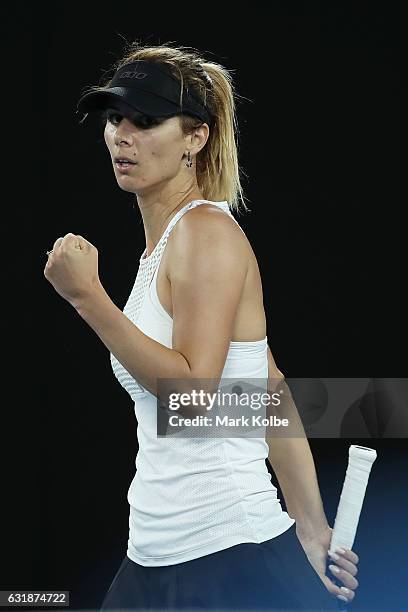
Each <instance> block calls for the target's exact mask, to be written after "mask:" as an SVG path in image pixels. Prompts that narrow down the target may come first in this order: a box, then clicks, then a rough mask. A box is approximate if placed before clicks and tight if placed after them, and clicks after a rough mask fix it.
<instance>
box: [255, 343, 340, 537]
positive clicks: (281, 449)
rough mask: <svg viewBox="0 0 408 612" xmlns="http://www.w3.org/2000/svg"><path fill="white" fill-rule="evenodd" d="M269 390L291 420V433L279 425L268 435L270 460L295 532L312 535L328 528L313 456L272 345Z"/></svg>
mask: <svg viewBox="0 0 408 612" xmlns="http://www.w3.org/2000/svg"><path fill="white" fill-rule="evenodd" d="M268 390H269V393H275V392H280V394H281V398H282V401H281V403H280V405H279V407H278V408H277V410H276V414H277V416H279V417H281V418H286V419H288V420H289V432H288V431H284V430H283V429H282V430H280V429H279V428H276V429H275V430H274V432H273V433H274V435H273V437H267V438H266V441H267V442H268V445H269V455H268V460H269V461H270V463H271V465H272V468H273V471H274V472H275V474H276V477H277V479H278V482H279V485H280V487H281V489H282V493H283V496H284V498H285V503H286V508H287V511H288V514H289V516H291V517H292V518H294V519H295V520H296V533H297V534H298V535H299V536H300V537H307V538H309V537H310V538H313V537H314V536H315V535H317V534H318V533H320V532H321V531H322V530H323V529H326V528H327V527H328V523H327V519H326V515H325V513H324V509H323V502H322V498H321V495H320V490H319V485H318V482H317V475H316V469H315V465H314V461H313V455H312V452H311V450H310V446H309V442H308V439H307V437H306V434H305V431H304V428H303V424H302V421H301V419H300V416H299V413H298V411H297V409H296V406H295V404H294V402H293V398H292V394H291V392H290V389H289V387H288V385H287V384H286V382H285V379H284V375H283V374H282V373H281V372H280V371H279V370H278V369H277V367H276V364H275V361H274V359H273V357H272V353H271V351H270V349H269V346H268ZM289 435H290V436H291V437H288V436H289ZM285 436H286V437H285Z"/></svg>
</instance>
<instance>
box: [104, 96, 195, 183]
mask: <svg viewBox="0 0 408 612" xmlns="http://www.w3.org/2000/svg"><path fill="white" fill-rule="evenodd" d="M103 117H104V119H105V118H106V125H105V130H104V137H105V142H106V145H107V147H108V149H109V153H110V155H111V159H112V164H113V168H114V172H115V176H116V180H117V181H118V184H119V186H120V187H121V188H122V189H123V190H124V191H130V192H132V193H136V194H142V193H143V191H145V190H146V189H149V188H151V187H153V186H155V185H159V184H160V183H163V182H166V181H169V180H170V179H173V178H174V177H176V176H177V175H178V174H179V173H180V172H181V171H182V170H183V165H184V166H185V163H184V164H183V161H184V160H183V155H184V154H185V153H186V151H187V150H188V146H187V139H186V137H185V136H183V133H182V131H181V125H180V117H179V116H175V117H169V118H167V119H163V118H159V119H157V118H154V117H153V118H150V117H148V116H146V115H142V114H140V113H138V112H137V111H131V112H130V111H129V110H128V109H126V110H124V109H122V108H120V107H117V108H108V109H107V110H106V111H104V113H103ZM121 157H127V158H129V159H131V160H132V161H133V162H134V163H133V164H128V165H120V164H119V163H118V162H117V161H116V160H117V158H121Z"/></svg>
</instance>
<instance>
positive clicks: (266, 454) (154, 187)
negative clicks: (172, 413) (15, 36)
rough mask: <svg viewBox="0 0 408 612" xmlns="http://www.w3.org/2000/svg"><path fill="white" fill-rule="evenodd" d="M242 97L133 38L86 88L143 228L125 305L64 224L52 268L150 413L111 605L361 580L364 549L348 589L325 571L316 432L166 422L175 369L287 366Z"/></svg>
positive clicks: (241, 600)
mask: <svg viewBox="0 0 408 612" xmlns="http://www.w3.org/2000/svg"><path fill="white" fill-rule="evenodd" d="M236 96H237V94H236V92H235V86H234V83H233V80H232V77H231V74H230V72H229V71H228V70H227V69H226V68H225V67H223V66H222V65H220V64H218V63H215V62H213V61H207V60H206V59H204V58H203V57H202V56H201V54H200V53H199V52H198V51H196V50H194V49H191V48H186V47H180V46H175V45H173V44H172V43H170V44H166V45H158V46H147V45H143V44H141V43H139V42H134V43H131V44H130V45H128V47H127V49H126V52H125V53H124V55H123V57H122V58H121V59H120V60H119V61H118V62H117V63H116V65H115V66H114V74H113V77H112V78H111V79H109V81H108V82H107V83H105V84H104V85H98V86H93V87H91V88H90V89H89V90H88V91H87V92H86V93H85V94H83V95H82V97H81V98H80V100H79V103H78V111H79V112H80V113H84V114H85V115H84V117H83V118H85V117H86V115H87V114H89V113H91V112H92V113H96V114H98V113H100V114H101V116H102V119H103V124H104V138H105V142H106V146H107V148H108V151H109V154H110V157H111V161H112V167H113V171H114V173H115V177H116V180H117V183H118V186H119V188H120V189H122V190H124V191H127V192H129V193H132V194H135V196H136V202H137V206H138V209H139V211H140V215H141V218H142V220H143V225H144V230H145V237H146V248H145V249H144V251H143V253H142V254H141V256H140V257H138V261H137V263H138V269H137V276H136V280H135V283H134V286H133V288H132V291H131V294H130V296H129V299H128V301H127V303H126V306H125V308H124V310H123V312H122V311H121V310H120V309H119V308H117V307H116V306H115V304H114V303H113V302H112V300H111V299H110V298H109V296H108V295H107V293H106V291H105V289H104V287H103V286H102V284H101V281H100V279H99V276H98V251H97V249H96V247H95V246H94V245H93V244H91V243H90V242H89V241H88V240H87V239H86V238H84V237H83V236H81V235H76V234H72V233H68V234H66V235H65V236H64V237H60V238H58V239H57V240H56V241H55V243H54V245H53V248H52V251H50V252H48V251H47V254H48V261H47V264H46V266H45V270H44V275H45V277H46V279H47V280H48V281H49V282H50V283H51V284H52V285H53V286H54V288H55V290H56V291H57V292H58V293H59V294H60V295H61V296H62V297H63V298H64V299H65V300H67V301H68V302H69V303H70V304H71V305H72V306H73V307H74V308H75V309H76V311H77V312H78V313H79V314H80V316H81V317H82V318H83V319H84V320H85V321H86V322H87V323H88V325H89V326H90V327H91V328H92V329H93V330H94V331H95V332H96V334H97V335H98V336H99V338H100V339H101V340H102V342H103V343H104V344H105V346H106V347H107V348H108V350H109V352H110V357H111V364H112V368H113V372H114V374H115V376H116V377H117V379H118V380H119V382H120V384H121V385H122V386H123V387H124V388H125V389H126V390H127V391H128V392H129V394H130V396H131V398H132V400H133V401H134V408H135V415H136V419H137V424H138V428H137V438H138V447H139V448H138V453H137V458H136V473H135V477H134V478H133V480H132V483H131V485H130V487H129V491H128V496H127V498H128V502H129V507H130V514H129V539H128V546H127V553H126V555H125V557H124V559H123V561H122V563H121V565H120V567H119V569H118V571H117V573H116V575H115V576H114V578H113V581H112V583H111V585H110V588H109V590H108V592H107V593H106V595H105V598H104V601H103V603H102V608H101V609H103V610H108V609H122V608H123V609H129V608H130V609H154V608H157V609H163V610H165V609H176V610H177V609H183V608H190V609H194V608H201V609H208V610H214V609H224V608H231V607H234V608H235V609H237V610H239V609H247V610H248V609H251V610H254V609H268V610H271V609H272V610H273V609H293V610H335V609H337V602H336V597H339V598H342V600H343V601H349V602H350V601H352V599H353V597H354V590H355V589H356V588H357V586H358V582H357V580H356V574H357V563H358V556H357V555H356V554H355V552H354V551H352V550H339V551H338V554H337V555H336V556H335V557H333V558H332V559H331V561H332V563H331V565H330V571H331V572H333V576H336V578H337V579H338V580H339V581H340V582H341V583H343V586H342V587H341V588H340V587H339V586H337V585H336V584H335V583H334V582H333V581H332V580H331V579H330V577H329V576H326V560H327V553H328V548H329V543H330V537H331V531H332V529H331V528H330V526H329V525H328V522H327V520H326V517H325V513H324V509H323V504H322V500H321V496H320V492H319V487H318V483H317V478H316V472H315V466H314V462H313V458H312V454H311V451H310V447H309V444H308V442H307V438H305V437H300V436H299V437H294V438H289V437H286V438H285V437H279V436H276V437H275V438H274V439H273V440H270V439H269V438H268V439H267V440H266V439H265V438H263V439H262V437H249V436H246V437H245V436H238V437H237V436H235V437H234V436H229V437H217V436H215V435H211V433H209V434H207V435H205V436H201V437H196V436H193V437H192V436H183V435H178V436H167V437H166V436H158V435H157V422H158V407H157V396H158V393H159V391H158V390H159V382H160V380H165V379H171V380H184V381H187V382H188V381H192V380H197V379H198V380H208V379H211V380H215V381H222V380H223V379H233V378H241V377H242V378H245V379H264V380H267V379H268V376H269V380H273V379H274V380H278V381H282V380H283V379H284V377H283V375H282V373H281V372H280V371H279V370H278V369H277V367H276V364H275V361H274V359H273V357H272V353H271V351H270V349H269V347H268V343H267V335H266V318H265V312H264V306H263V295H262V284H261V278H260V273H259V269H258V265H257V260H256V257H255V255H254V253H253V250H252V248H251V245H250V244H249V242H248V240H247V238H246V236H245V233H244V232H243V230H242V229H241V227H240V225H239V224H238V221H237V220H236V219H235V217H234V215H233V214H232V212H231V211H236V212H239V211H240V208H241V207H243V208H245V209H247V207H246V205H245V203H244V198H243V193H242V189H241V185H240V173H239V165H238V155H237V138H238V130H237V122H236V113H235V106H236ZM81 123H82V121H81ZM186 412H188V411H186V410H184V414H185V413H186ZM268 446H269V448H268ZM266 458H268V459H269V461H270V462H271V465H272V467H273V469H274V471H275V473H276V476H277V478H278V480H279V483H280V485H281V488H282V491H283V493H284V497H285V502H286V506H287V510H288V512H285V511H284V510H283V509H282V507H281V504H280V500H279V499H278V498H277V489H276V487H275V486H274V485H273V484H272V483H271V476H270V474H269V472H268V470H267V467H266V464H265V459H266Z"/></svg>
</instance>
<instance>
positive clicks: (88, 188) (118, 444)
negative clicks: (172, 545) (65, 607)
mask: <svg viewBox="0 0 408 612" xmlns="http://www.w3.org/2000/svg"><path fill="white" fill-rule="evenodd" d="M148 6H150V8H148V7H146V6H145V5H143V6H142V5H140V4H138V3H135V4H134V6H133V5H130V4H129V3H127V4H119V3H112V4H103V3H96V2H88V3H68V2H60V3H57V4H55V5H54V6H49V7H46V6H45V5H41V6H39V7H38V6H37V5H29V4H28V3H26V4H24V3H18V4H17V3H15V4H14V5H11V6H9V7H8V8H7V12H6V13H5V14H4V15H3V24H4V40H5V42H6V45H7V51H6V54H5V55H4V56H3V79H2V80H3V96H2V102H3V144H4V149H5V151H4V153H5V156H4V157H5V161H4V162H3V168H4V169H5V173H4V178H3V219H4V222H5V223H4V224H3V287H4V294H3V295H4V298H3V307H4V315H3V321H4V324H5V333H4V340H5V342H4V344H3V351H4V354H3V357H4V359H3V363H4V365H3V372H4V376H3V381H4V382H3V391H4V393H3V402H2V404H3V406H2V408H3V409H2V413H1V414H2V421H1V422H2V427H1V431H2V445H1V447H2V450H3V452H4V458H3V461H2V468H3V469H2V481H3V491H4V494H3V496H2V504H1V506H2V511H3V513H4V519H3V521H2V536H1V537H2V555H1V575H0V576H1V583H0V589H3V590H6V589H12V588H14V589H17V588H18V589H25V590H28V589H31V588H37V589H40V588H44V589H61V590H70V591H71V607H72V608H75V609H91V608H97V607H98V605H99V604H100V602H101V600H102V598H103V595H104V593H105V591H106V589H107V588H108V586H109V584H110V581H111V579H112V577H113V575H114V573H115V572H116V569H117V567H118V566H119V564H120V562H121V560H122V558H123V556H124V555H125V554H126V546H127V531H128V504H127V500H126V492H127V488H128V486H129V484H130V481H131V479H132V477H133V474H134V459H135V455H136V451H137V444H136V421H135V418H134V414H133V404H132V402H131V400H130V398H129V396H128V395H127V394H126V392H124V391H123V389H122V388H121V387H120V386H119V384H118V383H117V381H116V379H115V378H114V376H113V374H112V371H111V368H110V362H109V354H108V352H107V349H106V348H105V346H104V345H103V344H102V342H101V341H100V340H99V338H98V337H97V336H96V334H95V333H94V332H93V331H92V330H91V329H90V328H89V327H88V326H87V325H86V323H84V321H83V320H82V319H81V318H80V317H79V316H78V315H77V314H76V313H75V311H74V310H73V309H72V307H71V306H70V305H69V304H68V303H66V302H64V301H63V300H62V298H60V297H59V296H58V295H57V294H56V292H55V291H54V289H53V288H52V286H51V285H50V284H49V283H48V282H47V281H46V280H45V278H44V277H43V269H44V266H45V262H46V255H45V251H46V250H47V249H50V248H51V247H52V244H53V243H54V241H55V240H56V238H58V237H59V236H63V235H65V234H66V233H67V232H74V233H80V234H82V235H83V236H85V237H86V238H87V239H88V240H90V241H91V242H92V243H93V244H95V246H97V248H98V250H99V254H100V262H99V267H100V276H101V280H102V282H103V284H104V286H105V289H106V290H107V292H108V293H109V295H110V296H111V298H112V300H113V301H114V302H115V303H116V304H117V305H118V306H119V307H121V308H123V306H124V304H125V302H126V299H127V296H128V294H129V292H130V289H131V287H132V284H133V281H134V278H135V275H136V271H137V265H138V259H139V257H140V255H141V253H142V251H143V249H144V246H145V244H144V232H143V226H142V224H141V221H140V217H139V214H138V211H137V210H135V209H134V208H133V203H134V200H133V196H131V195H130V194H128V193H125V192H122V191H120V189H119V188H118V186H117V184H116V181H115V178H114V174H113V171H112V168H111V164H110V159H109V155H108V152H107V150H105V144H104V142H103V139H102V131H101V129H100V128H99V127H98V125H97V123H96V122H92V121H91V120H90V121H86V122H85V124H84V125H81V126H80V125H78V118H77V116H76V115H75V106H76V101H77V99H78V97H79V95H80V92H81V91H82V89H83V88H84V87H85V86H87V85H90V84H96V83H97V82H99V79H100V77H101V76H102V72H103V71H104V70H106V69H108V68H109V67H110V65H111V64H112V62H113V61H114V60H115V59H116V58H117V57H118V56H119V55H120V54H121V52H122V49H123V45H124V42H125V40H127V41H129V40H133V39H135V38H138V39H141V40H143V41H144V42H149V43H151V44H158V43H165V42H168V41H174V42H175V43H176V44H179V45H185V46H193V47H196V48H198V49H200V50H201V51H202V52H203V53H204V54H206V56H207V58H208V59H213V60H215V61H218V62H220V63H222V64H223V65H225V66H226V67H227V68H229V69H230V70H233V71H234V75H235V83H236V87H237V91H238V93H239V94H240V95H241V96H243V99H242V100H240V101H239V103H238V119H239V124H240V129H241V137H240V142H241V144H240V161H241V165H242V167H243V169H244V171H245V173H246V175H247V178H245V177H244V180H243V186H244V189H245V193H246V196H247V198H248V205H249V207H250V209H251V212H250V213H247V214H245V215H243V216H241V217H239V222H240V224H241V226H242V227H243V229H244V230H245V232H246V234H247V236H248V238H249V240H250V242H251V244H252V246H253V249H254V252H255V254H256V256H257V258H258V262H259V266H260V269H261V274H262V279H263V288H264V298H265V310H266V316H267V321H268V341H269V344H270V346H271V349H272V352H273V354H274V357H275V360H276V362H277V365H278V367H279V368H280V370H281V371H282V372H284V373H285V375H286V376H287V377H309V376H310V377H325V376H326V377H329V376H330V377H366V376H368V377H384V378H385V377H405V376H406V375H407V369H406V351H405V347H406V341H407V334H406V302H405V294H404V289H405V287H404V285H405V284H406V257H405V241H406V229H405V228H406V226H405V222H404V220H403V214H404V212H405V211H404V208H405V207H406V203H407V197H406V171H405V168H406V130H405V116H406V108H407V80H406V74H407V46H406V22H405V20H404V18H403V15H402V13H400V12H399V11H398V10H397V9H396V7H395V6H391V5H390V4H389V3H386V2H384V3H373V2H370V3H368V2H367V3H344V2H338V1H334V2H331V3H328V4H327V5H323V3H322V4H320V3H317V2H309V3H299V4H297V5H294V4H292V3H291V5H290V7H289V6H287V3H284V2H275V3H273V4H272V6H273V8H272V10H271V9H270V8H267V5H266V4H264V3H260V2H259V3H250V4H246V5H244V6H243V7H242V12H239V11H238V9H237V7H236V5H235V4H231V5H230V6H229V5H225V6H224V9H225V11H226V12H225V15H224V16H222V15H221V14H220V6H221V5H220V3H213V4H211V3H206V4H205V5H202V4H198V3H194V2H190V3H184V4H181V3H178V4H176V5H170V4H166V5H165V6H164V5H161V4H156V5H153V4H150V5H148ZM353 443H357V444H362V445H365V446H370V447H372V448H375V449H377V453H378V459H377V462H376V464H375V465H374V467H373V471H372V476H371V479H370V482H369V486H368V489H367V494H366V499H365V504H364V508H363V513H362V516H361V522H360V526H359V530H358V532H357V537H356V541H355V544H354V547H353V548H354V550H355V551H356V552H357V554H359V556H360V564H359V575H358V579H359V582H360V587H359V588H358V589H357V595H356V598H355V601H354V603H353V608H354V609H356V610H360V609H366V610H372V609H376V610H403V609H406V604H405V605H404V603H403V601H404V599H405V600H406V596H403V590H404V588H405V585H404V580H405V581H406V567H407V565H406V554H405V550H406V546H407V537H406V531H404V525H406V510H407V501H408V495H407V490H406V482H407V481H406V473H407V471H406V470H407V444H406V439H405V438H400V439H385V438H383V437H382V435H381V430H380V435H379V437H378V438H375V439H367V438H358V439H356V440H355V439H340V440H338V439H313V438H312V439H310V445H311V448H312V451H313V454H314V457H315V462H316V469H317V473H318V478H319V484H320V487H321V491H322V498H323V502H324V505H325V509H326V514H327V518H328V520H329V523H330V524H331V525H333V522H334V518H335V511H336V507H337V503H338V500H339V495H340V492H341V486H342V483H343V479H344V471H345V467H346V463H347V453H348V447H349V445H350V444H353ZM273 482H274V484H275V485H277V484H278V483H277V480H276V478H275V477H274V476H273ZM279 493H280V490H279ZM279 497H280V498H281V499H282V503H283V496H282V495H281V494H280V495H279ZM283 505H284V503H283ZM405 530H406V526H405Z"/></svg>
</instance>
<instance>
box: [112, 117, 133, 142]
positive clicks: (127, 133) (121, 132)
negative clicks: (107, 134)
mask: <svg viewBox="0 0 408 612" xmlns="http://www.w3.org/2000/svg"><path fill="white" fill-rule="evenodd" d="M114 140H115V144H119V143H120V142H128V143H129V142H130V141H131V140H132V124H131V122H130V121H127V119H122V120H121V122H120V123H119V125H118V127H117V128H116V131H115V136H114Z"/></svg>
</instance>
